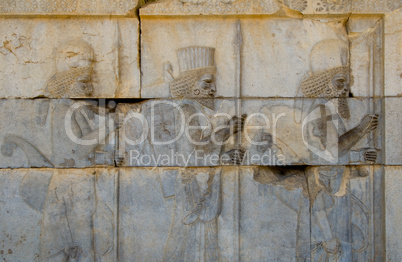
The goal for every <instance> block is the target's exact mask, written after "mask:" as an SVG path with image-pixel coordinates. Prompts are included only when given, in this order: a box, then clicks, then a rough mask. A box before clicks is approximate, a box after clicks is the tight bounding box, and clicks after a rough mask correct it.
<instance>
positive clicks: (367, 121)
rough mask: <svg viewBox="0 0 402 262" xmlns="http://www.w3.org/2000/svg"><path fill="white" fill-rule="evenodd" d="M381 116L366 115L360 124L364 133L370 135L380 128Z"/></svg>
mask: <svg viewBox="0 0 402 262" xmlns="http://www.w3.org/2000/svg"><path fill="white" fill-rule="evenodd" d="M378 118H379V115H366V116H365V117H364V118H363V119H362V121H361V122H360V128H361V130H362V131H363V132H364V133H369V132H371V131H373V130H375V129H377V127H378Z"/></svg>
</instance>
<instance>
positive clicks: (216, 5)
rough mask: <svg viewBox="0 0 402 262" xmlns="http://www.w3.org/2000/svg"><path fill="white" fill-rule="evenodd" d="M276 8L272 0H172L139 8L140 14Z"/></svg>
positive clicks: (226, 12)
mask: <svg viewBox="0 0 402 262" xmlns="http://www.w3.org/2000/svg"><path fill="white" fill-rule="evenodd" d="M278 10H279V7H278V5H277V3H276V2H275V1H274V0H258V1H246V0H174V1H167V2H161V3H157V4H152V5H149V6H147V7H145V8H144V9H142V10H141V14H143V15H146V14H149V15H157V14H175V13H176V14H177V13H182V14H200V13H203V14H236V13H251V14H253V13H275V12H276V11H278Z"/></svg>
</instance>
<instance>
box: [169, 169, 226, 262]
mask: <svg viewBox="0 0 402 262" xmlns="http://www.w3.org/2000/svg"><path fill="white" fill-rule="evenodd" d="M221 173H222V168H210V169H209V171H208V170H202V171H201V170H197V169H194V170H191V169H182V170H180V171H179V174H177V175H176V176H172V177H171V178H167V179H166V178H165V179H162V185H163V189H164V190H163V191H164V195H165V197H174V198H175V203H176V204H175V210H174V215H173V222H172V225H171V228H170V233H169V237H168V241H167V244H166V247H165V251H164V261H219V246H218V217H219V215H220V213H221V205H222V197H221V194H222V192H221ZM169 179H170V181H169ZM169 185H173V186H169Z"/></svg>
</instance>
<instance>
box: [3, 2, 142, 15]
mask: <svg viewBox="0 0 402 262" xmlns="http://www.w3.org/2000/svg"><path fill="white" fill-rule="evenodd" d="M137 3H138V2H137V1H130V0H120V1H114V0H4V1H2V3H0V11H1V12H3V13H68V14H74V13H102V12H105V13H108V14H110V13H120V12H121V13H124V14H125V13H127V12H129V11H130V10H131V9H133V8H135V7H136V6H137Z"/></svg>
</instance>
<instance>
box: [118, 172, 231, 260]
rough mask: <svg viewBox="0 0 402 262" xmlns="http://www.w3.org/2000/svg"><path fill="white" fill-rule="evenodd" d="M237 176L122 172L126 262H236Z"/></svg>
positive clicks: (121, 228)
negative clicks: (234, 208) (234, 233)
mask: <svg viewBox="0 0 402 262" xmlns="http://www.w3.org/2000/svg"><path fill="white" fill-rule="evenodd" d="M233 171H234V170H233V169H230V168H229V169H228V168H185V169H180V168H171V169H165V168H156V169H155V168H153V169H142V168H141V169H133V168H122V169H121V177H120V180H121V185H122V186H121V189H120V201H121V204H120V212H121V213H120V217H121V222H120V228H119V230H120V236H121V237H122V238H121V240H120V241H121V242H120V243H121V245H120V254H121V260H123V261H126V260H130V259H135V260H137V259H140V260H141V259H147V260H152V261H233V259H234V257H233V256H234V253H233V249H234V248H235V247H236V246H237V245H238V243H236V242H235V240H234V239H233V238H234V237H233V230H234V229H235V228H236V225H235V224H234V214H235V213H234V210H233V206H234V204H235V203H234V198H233V197H234V194H235V193H234V190H233V189H234V184H236V182H235V181H236V180H235V176H234V172H233ZM136 196H141V197H140V198H139V199H138V198H135V197H136ZM149 206H152V207H153V208H149ZM144 213H146V214H144ZM144 217H147V218H146V220H144ZM156 225H157V226H156ZM150 232H152V234H150Z"/></svg>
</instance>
